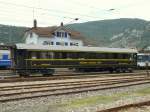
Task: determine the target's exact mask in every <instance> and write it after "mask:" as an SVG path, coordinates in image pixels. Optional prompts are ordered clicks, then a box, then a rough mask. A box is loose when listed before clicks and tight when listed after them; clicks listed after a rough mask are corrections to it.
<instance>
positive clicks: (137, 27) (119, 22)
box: [68, 18, 150, 47]
mask: <svg viewBox="0 0 150 112" xmlns="http://www.w3.org/2000/svg"><path fill="white" fill-rule="evenodd" d="M68 27H69V28H72V29H74V30H77V31H80V32H82V33H83V34H84V35H85V36H87V37H88V38H90V39H92V40H93V41H94V42H96V45H97V46H109V47H128V46H132V47H139V46H140V47H143V46H145V45H147V44H150V42H149V41H150V38H148V37H150V33H149V28H150V27H149V22H148V21H145V20H141V19H125V18H122V19H114V20H102V21H93V22H87V23H80V24H72V25H69V26H68ZM135 40H136V42H135ZM148 42H149V43H148Z"/></svg>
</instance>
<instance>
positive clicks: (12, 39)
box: [0, 25, 27, 44]
mask: <svg viewBox="0 0 150 112" xmlns="http://www.w3.org/2000/svg"><path fill="white" fill-rule="evenodd" d="M25 30H27V28H26V27H17V26H8V25H0V43H5V44H12V43H20V42H23V35H24V32H25Z"/></svg>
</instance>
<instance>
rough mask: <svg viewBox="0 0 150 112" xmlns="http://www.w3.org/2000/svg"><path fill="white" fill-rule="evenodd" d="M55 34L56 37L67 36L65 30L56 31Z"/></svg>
mask: <svg viewBox="0 0 150 112" xmlns="http://www.w3.org/2000/svg"><path fill="white" fill-rule="evenodd" d="M56 36H57V37H63V38H64V37H65V38H67V32H56Z"/></svg>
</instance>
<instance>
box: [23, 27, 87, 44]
mask: <svg viewBox="0 0 150 112" xmlns="http://www.w3.org/2000/svg"><path fill="white" fill-rule="evenodd" d="M24 38H25V43H26V44H40V45H50V46H84V45H85V44H86V43H85V42H84V37H83V36H81V34H80V33H79V32H75V31H70V30H68V29H67V28H65V27H64V26H63V24H61V26H59V27H36V25H34V27H33V28H31V29H29V30H28V31H26V33H25V35H24Z"/></svg>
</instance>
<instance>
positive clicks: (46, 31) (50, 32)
mask: <svg viewBox="0 0 150 112" xmlns="http://www.w3.org/2000/svg"><path fill="white" fill-rule="evenodd" d="M57 30H64V31H66V32H67V33H69V34H70V36H71V39H77V40H82V41H83V43H84V44H85V45H88V44H90V43H89V42H88V41H87V40H86V38H85V37H84V36H83V35H82V34H81V33H80V32H77V31H75V30H72V29H70V28H67V26H52V27H36V28H35V27H33V28H30V29H28V30H26V32H29V33H30V32H34V33H36V34H37V35H39V36H40V37H49V38H52V37H53V36H54V32H55V31H57Z"/></svg>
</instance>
